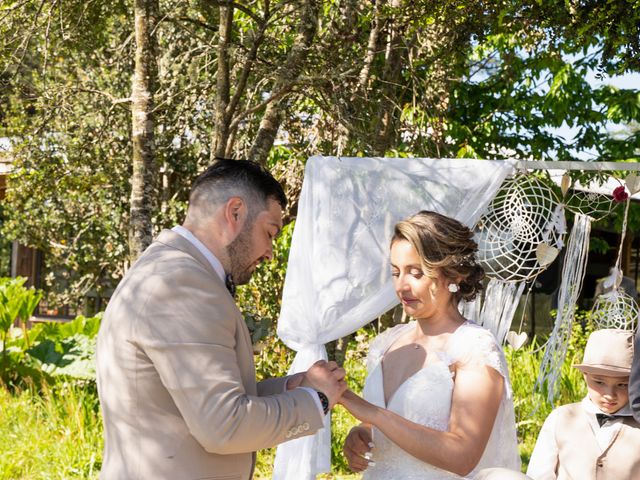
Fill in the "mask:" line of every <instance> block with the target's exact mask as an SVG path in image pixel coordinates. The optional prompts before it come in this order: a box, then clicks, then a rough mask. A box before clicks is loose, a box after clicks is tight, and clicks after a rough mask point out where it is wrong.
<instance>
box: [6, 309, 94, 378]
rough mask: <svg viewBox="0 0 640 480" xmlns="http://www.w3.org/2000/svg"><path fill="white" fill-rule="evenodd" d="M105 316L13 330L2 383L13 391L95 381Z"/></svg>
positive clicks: (9, 331)
mask: <svg viewBox="0 0 640 480" xmlns="http://www.w3.org/2000/svg"><path fill="white" fill-rule="evenodd" d="M100 319H101V314H98V315H96V316H95V317H91V318H86V317H84V316H78V317H77V318H76V319H74V320H73V321H71V322H67V323H59V322H53V323H39V324H36V325H35V326H33V327H32V328H31V329H29V330H26V329H17V328H10V329H8V330H7V332H6V335H5V343H4V345H5V351H4V353H3V355H2V356H1V357H0V380H1V382H2V383H3V384H4V385H6V386H7V387H10V388H12V389H15V388H21V387H24V386H25V385H34V386H40V385H45V384H48V385H54V384H56V383H57V382H58V381H70V382H77V383H84V382H89V383H91V382H93V381H94V380H95V358H94V357H95V344H96V336H97V333H98V328H99V326H100Z"/></svg>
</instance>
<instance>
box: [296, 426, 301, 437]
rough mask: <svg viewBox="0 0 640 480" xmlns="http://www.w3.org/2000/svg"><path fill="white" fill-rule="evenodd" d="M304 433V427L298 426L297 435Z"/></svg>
mask: <svg viewBox="0 0 640 480" xmlns="http://www.w3.org/2000/svg"><path fill="white" fill-rule="evenodd" d="M301 433H302V425H298V426H297V427H296V435H300V434H301Z"/></svg>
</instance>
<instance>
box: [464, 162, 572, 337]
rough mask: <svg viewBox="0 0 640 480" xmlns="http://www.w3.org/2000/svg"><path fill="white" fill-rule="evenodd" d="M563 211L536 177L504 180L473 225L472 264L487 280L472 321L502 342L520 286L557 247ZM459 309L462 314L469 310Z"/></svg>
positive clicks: (560, 244) (552, 256)
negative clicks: (474, 258)
mask: <svg viewBox="0 0 640 480" xmlns="http://www.w3.org/2000/svg"><path fill="white" fill-rule="evenodd" d="M565 233H566V224H565V219H564V210H563V207H562V205H561V204H560V203H559V202H558V200H557V197H556V195H555V193H554V192H553V190H551V189H550V188H549V187H548V186H547V185H545V184H544V183H542V182H541V181H540V180H539V179H538V178H536V177H535V176H532V175H527V174H518V175H516V176H514V177H512V178H510V179H507V180H506V181H505V182H504V184H503V186H502V188H501V189H500V191H499V192H498V194H497V195H496V197H495V198H494V199H493V201H492V202H491V205H490V206H489V209H488V211H487V213H486V214H485V215H484V216H483V217H482V218H481V219H480V221H479V222H478V224H477V226H476V241H477V243H478V262H479V263H480V264H481V265H482V266H483V267H484V269H485V271H486V272H487V276H488V277H489V278H490V281H489V284H488V286H487V288H486V291H485V295H484V300H483V302H482V306H481V308H480V307H479V304H475V305H473V306H471V307H468V308H469V310H471V309H475V310H476V312H474V313H475V317H474V318H477V319H478V322H479V323H480V324H482V325H483V326H485V327H486V328H488V329H490V330H491V331H492V332H494V334H495V335H496V337H497V339H498V341H500V342H503V341H504V339H505V337H506V334H507V331H508V329H509V327H510V325H511V321H512V319H513V315H514V313H515V309H516V307H517V305H518V302H519V301H520V297H521V296H522V292H523V290H524V286H525V283H526V281H527V280H530V279H532V278H534V277H535V276H537V275H538V274H539V273H540V272H542V271H543V270H544V269H545V268H547V267H548V266H549V265H550V264H551V263H552V262H553V260H554V259H555V258H556V257H557V255H558V253H559V251H560V249H561V248H562V247H563V238H564V234H565ZM469 310H465V312H469Z"/></svg>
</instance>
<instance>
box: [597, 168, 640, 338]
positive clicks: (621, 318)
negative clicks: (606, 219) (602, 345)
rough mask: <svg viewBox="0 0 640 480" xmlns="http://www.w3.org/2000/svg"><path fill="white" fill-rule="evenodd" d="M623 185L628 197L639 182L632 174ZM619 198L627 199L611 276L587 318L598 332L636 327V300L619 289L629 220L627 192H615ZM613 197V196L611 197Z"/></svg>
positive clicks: (637, 313)
mask: <svg viewBox="0 0 640 480" xmlns="http://www.w3.org/2000/svg"><path fill="white" fill-rule="evenodd" d="M625 181H626V185H627V188H628V189H629V191H630V192H631V194H632V195H633V193H635V191H637V190H638V189H640V182H638V178H637V176H636V175H635V174H632V175H629V176H628V177H627V178H626V180H625ZM616 191H617V193H618V197H617V198H618V199H620V200H623V201H624V200H626V203H625V208H624V217H623V220H622V232H621V235H620V246H619V247H618V256H617V258H616V263H615V265H614V267H613V268H612V269H611V274H610V275H609V276H608V277H607V278H605V279H604V280H603V283H604V288H605V291H606V290H610V291H607V293H605V294H603V295H600V296H599V297H598V298H597V299H596V302H595V303H594V305H593V308H592V309H591V313H590V318H591V321H592V322H593V324H594V326H595V327H596V328H597V329H603V328H618V329H622V330H634V331H635V329H636V326H637V324H638V315H639V309H638V304H637V303H636V301H635V300H634V299H633V297H631V296H630V295H628V294H627V293H626V292H625V291H624V289H623V288H621V287H620V284H621V283H622V279H623V272H622V269H621V268H620V266H621V259H622V248H623V245H624V238H625V236H626V232H627V220H628V217H629V205H630V201H631V199H630V196H629V195H628V194H627V193H626V191H625V189H624V186H620V187H618V188H617V189H616ZM614 198H616V197H614Z"/></svg>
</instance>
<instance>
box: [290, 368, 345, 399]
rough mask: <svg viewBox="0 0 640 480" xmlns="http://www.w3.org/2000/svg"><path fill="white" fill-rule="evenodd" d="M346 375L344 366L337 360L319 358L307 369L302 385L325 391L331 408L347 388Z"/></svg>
mask: <svg viewBox="0 0 640 480" xmlns="http://www.w3.org/2000/svg"><path fill="white" fill-rule="evenodd" d="M344 377H345V371H344V368H341V367H340V366H338V364H337V363H336V362H333V361H331V362H327V361H325V360H318V361H317V362H316V363H314V364H313V365H311V367H310V368H309V370H307V371H306V373H305V375H304V380H303V381H302V384H301V386H302V387H311V388H313V389H315V390H318V391H320V392H322V393H324V394H325V395H326V396H327V399H328V400H329V408H333V406H334V405H335V404H336V403H338V400H340V397H341V396H342V394H343V392H344V391H345V390H346V389H347V382H345V380H344Z"/></svg>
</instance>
